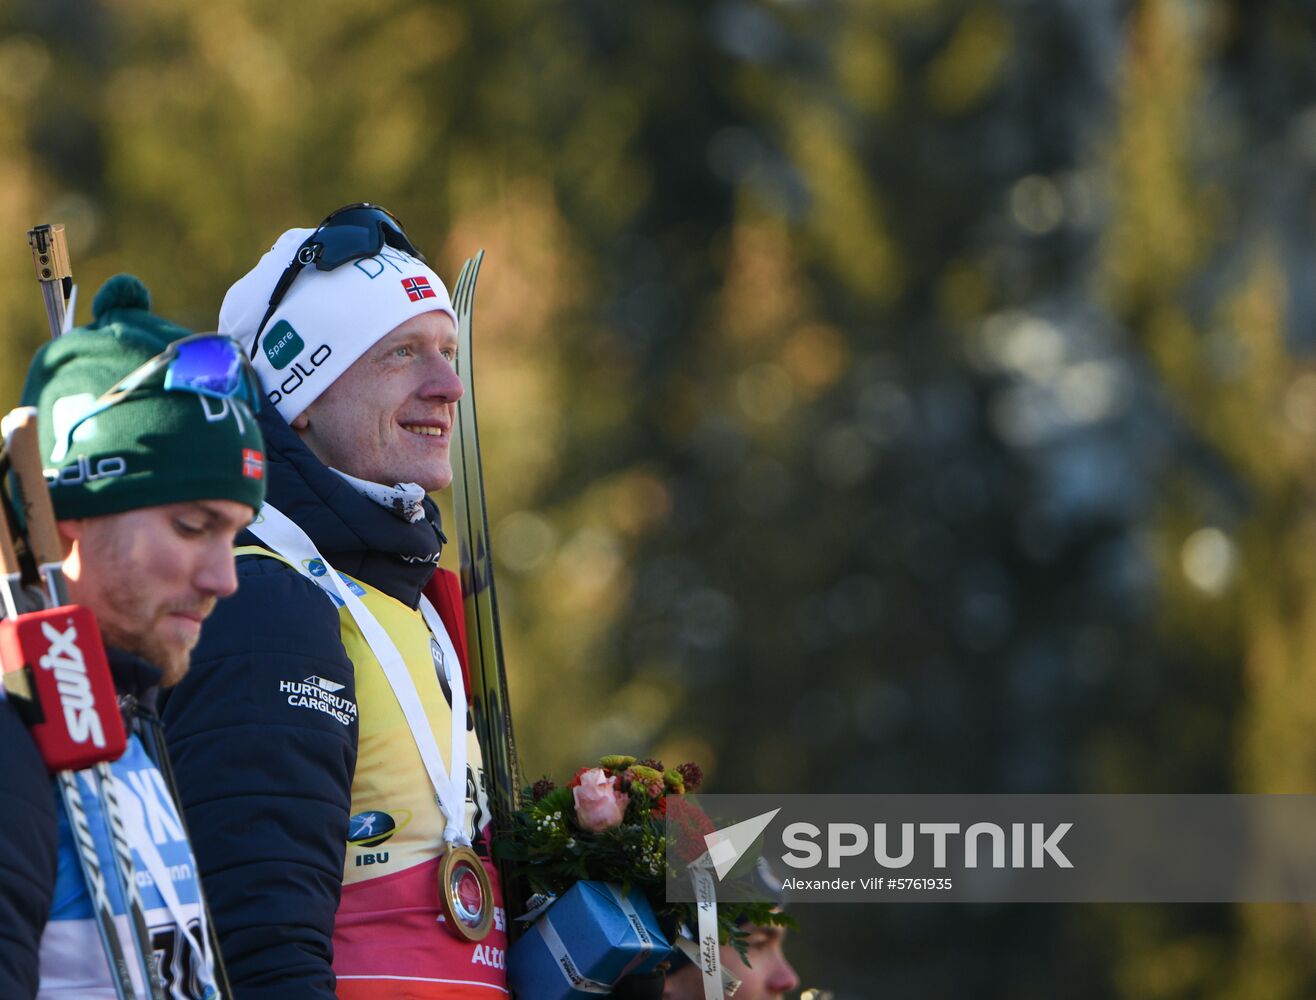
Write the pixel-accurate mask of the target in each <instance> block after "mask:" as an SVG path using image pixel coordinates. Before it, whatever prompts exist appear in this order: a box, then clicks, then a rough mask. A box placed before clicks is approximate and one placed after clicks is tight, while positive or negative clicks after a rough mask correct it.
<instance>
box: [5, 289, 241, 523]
mask: <svg viewBox="0 0 1316 1000" xmlns="http://www.w3.org/2000/svg"><path fill="white" fill-rule="evenodd" d="M191 335H192V331H190V330H187V329H185V328H184V327H181V326H178V325H177V324H174V323H171V322H169V321H168V320H166V319H163V318H161V317H159V316H156V315H155V314H154V313H152V312H151V293H150V292H149V291H148V290H147V288H146V286H145V285H143V284H142V283H141V282H140V281H139V280H138V279H137V278H135V277H133V276H132V275H130V274H118V275H115V276H114V277H113V278H111V279H110V280H109V281H107V282H106V283H105V284H104V285H103V286H102V287H101V289H100V291H99V292H97V293H96V297H95V299H94V300H93V302H92V321H91V323H89V324H87V325H86V326H82V327H78V328H76V329H73V330H70V331H69V332H68V333H66V334H64V336H62V337H60V338H59V339H58V340H55V341H53V342H51V343H49V344H47V345H46V346H45V347H43V348H42V349H41V350H40V351H38V352H37V355H36V357H35V358H34V359H33V361H32V365H31V367H30V368H29V369H28V373H27V381H26V383H25V384H24V386H23V397H22V398H23V403H24V405H27V406H35V407H36V408H37V411H38V415H39V417H38V421H39V422H38V425H39V428H40V432H41V454H42V457H43V458H44V459H45V466H46V479H47V480H48V481H49V482H50V486H51V489H50V495H51V500H52V501H53V503H54V506H55V515H56V516H57V517H59V518H61V519H65V518H78V517H96V516H99V515H104V514H118V513H122V512H123V511H128V510H135V509H137V508H139V507H154V506H158V505H161V504H168V503H179V502H183V501H190V500H234V501H237V502H238V503H243V504H246V505H247V506H249V507H251V508H252V509H253V510H254V509H258V508H259V507H260V505H261V503H262V502H263V500H264V498H265V475H264V471H265V455H264V452H265V446H264V443H263V441H262V440H261V435H260V429H259V427H257V425H256V419H255V416H254V415H253V414H252V412H251V410H250V409H249V408H248V407H247V405H246V404H245V403H243V402H241V401H239V400H237V399H214V398H208V397H204V396H199V395H196V394H195V393H191V392H181V391H167V390H165V389H164V387H163V385H164V376H163V373H161V375H160V376H159V377H158V379H152V380H148V381H147V383H146V384H145V385H144V386H143V387H141V388H140V389H137V390H134V391H133V392H132V393H130V394H129V395H128V396H127V397H125V398H124V399H123V400H121V401H119V402H117V403H115V404H114V405H113V406H111V407H109V408H108V409H106V410H104V411H102V412H100V413H98V414H96V415H95V416H94V417H92V418H91V419H89V420H87V421H85V422H83V423H82V424H80V425H79V426H78V427H77V430H76V432H75V434H74V437H73V440H72V442H69V441H68V432H69V429H70V428H71V427H73V425H74V424H75V423H76V422H77V421H78V419H79V418H80V417H82V416H83V415H84V414H85V413H87V412H88V411H89V410H91V409H92V407H93V406H94V405H95V403H96V400H97V399H98V398H99V397H100V396H101V395H102V394H103V393H105V392H106V391H108V390H109V389H111V388H113V387H114V386H115V385H117V384H118V383H119V382H121V381H123V379H124V377H125V376H127V375H128V374H129V373H131V372H132V371H134V370H135V369H137V368H139V367H140V366H141V365H143V364H145V363H146V362H148V361H150V360H151V359H152V358H154V357H155V356H156V355H157V354H159V353H160V352H162V351H164V350H166V349H167V348H168V346H169V345H170V344H171V343H172V342H173V341H175V340H178V339H180V338H182V337H187V336H191ZM152 386H154V388H152Z"/></svg>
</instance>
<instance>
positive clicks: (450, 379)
mask: <svg viewBox="0 0 1316 1000" xmlns="http://www.w3.org/2000/svg"><path fill="white" fill-rule="evenodd" d="M465 391H466V387H465V386H464V385H462V380H461V378H460V377H459V376H458V375H457V370H456V369H455V368H454V367H453V366H452V362H450V361H449V360H448V359H447V358H445V357H443V356H442V355H436V356H435V358H434V360H433V361H432V362H431V364H430V370H429V371H428V372H426V379H425V384H424V385H423V386H422V387H421V395H422V396H424V397H425V398H426V399H440V400H442V401H443V402H445V403H455V402H457V400H459V399H461V397H462V394H463V393H464V392H465Z"/></svg>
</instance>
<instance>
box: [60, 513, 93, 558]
mask: <svg viewBox="0 0 1316 1000" xmlns="http://www.w3.org/2000/svg"><path fill="white" fill-rule="evenodd" d="M55 527H56V528H57V529H58V530H59V540H60V541H61V542H63V543H64V558H65V559H67V558H68V556H69V553H70V552H72V551H73V543H74V542H77V541H80V540H81V539H82V536H83V535H84V534H85V533H86V530H87V523H86V522H85V521H84V520H82V518H73V519H71V520H68V521H56V522H55Z"/></svg>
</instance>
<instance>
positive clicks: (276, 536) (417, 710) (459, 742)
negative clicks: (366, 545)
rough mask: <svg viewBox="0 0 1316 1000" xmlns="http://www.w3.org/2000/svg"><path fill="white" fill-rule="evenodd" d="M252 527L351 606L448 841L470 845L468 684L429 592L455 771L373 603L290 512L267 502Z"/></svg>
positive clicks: (425, 613) (427, 610) (426, 610)
mask: <svg viewBox="0 0 1316 1000" xmlns="http://www.w3.org/2000/svg"><path fill="white" fill-rule="evenodd" d="M248 530H249V531H250V532H251V533H252V534H253V535H255V536H256V537H257V538H259V539H260V540H261V541H262V542H264V543H265V544H266V545H268V546H269V547H270V548H271V549H273V550H274V551H275V552H277V553H278V554H279V555H281V556H283V557H284V558H286V559H288V560H289V561H290V562H291V563H292V564H293V566H294V567H296V568H297V569H298V570H299V571H301V572H303V573H304V574H305V575H306V576H307V577H308V578H309V579H310V580H311V582H312V583H315V584H316V585H318V586H320V587H325V583H324V582H322V580H325V581H328V587H329V588H332V592H333V593H334V594H335V595H336V596H337V597H338V599H339V600H340V601H342V602H343V603H344V604H345V605H346V606H347V610H348V612H349V613H350V614H351V615H352V620H353V621H355V622H356V626H357V628H359V629H360V630H361V635H362V637H363V638H364V639H365V640H366V643H367V645H369V646H370V651H371V652H372V653H374V654H375V658H376V659H377V660H379V665H380V666H381V667H383V668H384V676H385V677H386V678H388V684H389V687H391V688H392V689H393V697H395V698H396V699H397V701H398V706H399V707H400V708H401V709H402V714H403V716H404V717H405V718H406V720H407V728H408V729H410V730H411V738H412V740H413V741H414V742H415V744H416V749H417V750H418V751H419V752H420V759H421V762H422V763H423V764H424V765H425V773H426V774H428V775H429V779H430V783H431V784H432V785H433V786H434V795H435V797H436V798H437V799H438V802H439V808H440V809H442V810H443V815H444V819H445V821H446V824H447V825H446V826H445V827H444V830H443V840H444V842H445V843H449V844H453V843H456V844H461V845H462V846H464V847H469V846H470V843H471V838H470V837H468V836H467V835H466V831H465V830H464V829H463V826H462V822H463V820H464V818H465V815H466V687H465V685H464V684H463V683H462V677H461V674H460V673H459V672H457V671H456V670H455V669H454V666H455V664H456V663H457V651H456V650H455V649H454V648H453V645H452V640H451V639H450V638H449V637H448V632H447V629H445V628H444V627H443V621H442V620H441V619H440V618H439V614H438V612H437V611H435V610H434V607H433V605H431V604H430V602H429V601H428V600H427V599H426V598H424V597H423V596H422V597H421V599H420V610H421V615H422V617H424V619H425V624H426V625H427V626H428V628H429V630H430V632H431V633H433V635H434V638H435V639H436V641H438V643H439V646H440V648H441V649H442V650H443V669H444V671H445V672H446V674H447V679H448V689H449V690H450V691H451V692H452V753H451V757H450V759H451V761H452V773H451V775H449V773H448V770H447V768H445V767H444V765H443V755H442V754H441V753H440V752H439V743H438V740H436V739H435V738H434V731H433V730H432V729H431V728H430V725H429V720H428V719H427V718H426V717H425V709H424V707H423V706H422V705H421V702H420V694H419V692H418V691H417V690H416V683H415V681H413V680H412V679H411V673H410V671H408V670H407V665H406V663H405V662H404V661H403V659H402V654H401V653H399V652H398V648H397V646H396V645H395V644H394V642H393V640H392V639H391V638H389V635H388V633H387V632H386V631H384V627H383V626H382V625H380V624H379V622H378V620H377V619H376V618H375V616H374V615H372V614H371V613H370V609H369V608H367V607H366V606H365V603H364V602H363V601H362V600H361V598H359V597H357V596H356V594H354V593H352V590H351V588H350V587H348V586H347V584H346V583H344V582H343V580H342V578H341V577H340V576H339V575H338V571H337V570H335V569H334V568H333V567H332V566H330V565H329V563H328V561H326V560H325V558H324V556H322V555H320V552H319V550H318V549H316V547H315V543H314V542H312V541H311V539H310V536H309V535H307V534H306V532H305V531H303V530H302V529H301V527H300V526H299V525H298V524H297V523H296V522H294V521H293V520H292V519H291V518H289V517H288V516H287V515H286V514H284V513H282V512H281V511H279V510H278V509H277V508H275V507H272V506H270V505H269V504H268V503H267V504H265V505H264V506H262V507H261V509H260V515H259V516H258V517H257V518H256V520H255V521H254V522H253V523H252V524H251V526H250V527H249V528H248ZM312 559H318V560H320V562H321V563H323V564H324V567H325V574H324V577H323V578H317V577H315V576H312V575H311V572H310V570H309V569H307V563H308V562H309V561H310V560H312ZM449 654H451V655H449Z"/></svg>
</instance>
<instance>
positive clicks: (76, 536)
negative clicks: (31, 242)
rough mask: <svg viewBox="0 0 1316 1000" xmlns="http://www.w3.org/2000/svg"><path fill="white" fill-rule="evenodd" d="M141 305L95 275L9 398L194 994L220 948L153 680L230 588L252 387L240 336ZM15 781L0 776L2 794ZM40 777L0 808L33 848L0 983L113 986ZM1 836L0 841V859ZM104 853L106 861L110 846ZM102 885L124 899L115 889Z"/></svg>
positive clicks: (170, 982) (59, 818)
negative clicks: (29, 447) (27, 415)
mask: <svg viewBox="0 0 1316 1000" xmlns="http://www.w3.org/2000/svg"><path fill="white" fill-rule="evenodd" d="M150 309H151V303H150V296H149V293H148V292H147V290H146V288H145V287H144V286H143V285H142V283H141V282H140V281H138V280H137V279H136V278H134V277H132V276H130V275H118V276H116V277H114V278H112V279H110V281H108V282H107V283H106V284H105V286H104V287H103V288H102V289H101V290H100V292H99V293H98V294H97V296H96V299H95V302H94V303H93V306H92V313H93V320H92V322H91V323H90V324H89V325H87V326H85V327H81V328H78V329H75V330H72V331H70V332H69V333H68V334H66V335H64V336H63V337H60V338H59V339H58V340H56V341H54V342H53V343H51V344H48V345H47V346H45V347H44V348H42V349H41V351H39V352H38V354H37V356H36V358H35V360H34V361H33V362H32V365H31V368H30V369H29V371H28V376H27V381H26V384H25V386H24V389H23V402H24V404H26V405H30V406H34V407H36V408H37V410H38V415H39V427H40V434H41V451H42V457H43V459H44V464H45V470H46V479H47V481H48V482H49V483H50V487H51V498H52V501H53V504H54V508H55V514H56V518H57V519H58V527H59V533H60V536H61V539H62V541H63V543H64V546H65V556H66V558H65V560H64V564H63V569H64V573H65V576H66V579H67V583H68V589H69V594H70V598H71V600H72V601H73V602H74V603H76V604H80V605H83V606H85V607H88V608H90V609H91V611H92V613H93V614H94V615H95V616H96V619H97V621H98V623H99V625H100V629H101V633H102V636H103V638H104V641H105V646H106V653H107V657H108V659H109V662H110V668H111V671H112V673H113V675H114V681H115V687H116V689H117V691H118V694H119V697H120V706H121V708H122V709H123V711H124V722H125V727H126V728H127V730H128V732H129V733H130V736H129V742H128V749H127V751H126V752H125V753H124V755H123V756H122V757H121V758H120V759H119V760H117V761H115V762H114V763H113V764H112V765H111V770H112V773H113V774H114V777H115V779H116V781H115V786H116V790H117V793H118V801H119V807H120V812H121V814H122V816H123V819H124V825H125V827H126V834H127V839H128V842H129V844H130V846H131V847H132V854H133V863H134V869H135V871H136V873H137V875H136V880H137V884H138V886H139V891H140V895H141V901H142V905H143V908H144V909H145V915H146V920H147V923H148V925H149V927H150V930H151V936H152V944H153V951H154V954H155V956H157V957H158V958H159V962H160V974H161V977H162V979H163V981H164V989H165V993H166V995H168V996H171V997H191V998H209V997H213V996H215V995H216V991H217V989H219V987H220V985H221V983H222V982H223V973H222V963H221V962H220V960H219V956H218V954H216V951H215V948H214V945H213V943H212V942H213V937H212V934H211V931H210V928H209V921H208V917H207V913H206V908H205V903H204V900H203V898H202V895H201V887H200V883H199V881H198V877H197V874H196V873H197V864H196V860H195V858H194V857H193V854H192V849H191V845H190V843H189V841H188V838H187V835H186V832H185V829H184V827H183V824H182V821H181V819H180V809H179V806H178V804H177V794H176V792H175V791H174V789H172V788H171V787H170V778H169V775H170V769H169V768H168V766H166V765H165V764H164V762H163V756H162V755H163V747H164V744H163V739H162V736H161V730H160V726H159V721H158V719H157V717H156V714H155V702H156V696H157V690H158V688H159V687H160V686H161V685H164V686H169V685H172V684H175V683H177V682H178V680H180V679H181V678H182V676H183V674H184V673H186V671H187V668H188V662H189V657H190V653H191V650H192V647H193V646H194V645H195V644H196V641H197V637H198V636H199V635H200V632H201V623H202V622H203V621H204V620H205V618H206V617H207V616H208V615H209V614H210V612H211V610H212V609H213V608H214V607H215V604H216V602H217V601H218V600H220V599H221V598H223V597H226V596H227V595H229V594H231V593H233V591H234V590H235V589H236V587H237V579H236V575H235V569H234V558H233V545H234V541H235V539H236V537H237V534H238V532H239V531H241V530H242V529H243V528H245V527H246V526H247V525H248V524H249V523H250V522H251V520H252V518H253V517H254V516H255V513H256V511H257V510H258V509H259V508H260V505H261V503H262V501H263V500H264V495H265V456H264V445H263V443H262V439H261V434H260V430H259V429H258V427H257V424H256V419H255V415H254V412H253V410H254V408H257V407H258V406H259V403H258V400H259V393H258V392H257V391H256V386H255V382H254V377H253V375H252V373H251V370H250V368H249V366H248V363H247V361H246V358H245V357H244V355H243V354H242V352H241V350H240V348H238V347H237V346H236V344H234V342H233V341H231V340H229V339H228V338H227V337H221V336H219V335H218V334H208V335H196V334H193V333H191V331H188V330H185V329H183V328H182V327H179V326H176V325H174V324H172V323H169V322H168V321H166V320H163V319H161V318H160V317H158V316H155V315H153V314H152V313H151V311H150ZM0 710H3V711H0V759H3V760H5V761H6V764H5V767H4V768H3V769H0V771H12V770H13V762H14V761H18V762H19V763H20V764H24V763H25V764H26V765H28V767H27V769H26V770H27V773H28V777H29V778H30V777H31V776H32V774H33V773H35V772H36V769H38V768H41V765H40V761H39V759H36V758H35V757H34V753H33V750H32V747H31V745H30V741H28V742H27V745H23V742H22V741H23V740H24V739H26V734H24V733H22V732H21V731H17V732H16V733H15V727H14V726H13V725H12V722H13V719H12V713H11V714H10V715H4V714H3V712H4V711H9V710H10V706H8V705H7V704H3V703H0ZM11 751H12V752H11ZM13 780H15V779H13V777H12V775H11V777H10V778H9V779H0V800H2V799H3V798H4V796H5V792H6V784H5V782H6V781H9V782H11V783H12V781H13ZM40 780H41V781H42V782H44V784H45V794H44V802H41V803H36V804H32V803H31V800H32V795H31V794H30V788H29V789H28V794H26V795H24V792H23V790H22V789H17V790H15V789H14V788H13V786H12V784H11V786H10V789H9V790H10V792H11V794H12V795H15V796H17V798H18V800H20V801H24V802H26V803H27V804H28V805H29V807H28V808H27V809H26V811H19V812H11V813H7V814H9V815H26V816H30V817H32V818H31V819H30V820H27V819H25V820H24V822H23V823H20V824H17V825H18V826H19V827H22V832H21V838H22V842H23V844H25V845H32V846H31V850H32V851H34V852H35V854H34V857H33V863H32V864H31V865H29V866H26V868H27V870H26V871H25V872H24V873H23V874H24V876H25V877H24V879H23V880H22V881H18V880H17V879H15V880H14V881H13V883H12V884H8V883H7V881H6V879H7V876H6V873H7V872H12V871H14V870H15V869H14V868H12V867H2V866H0V898H3V899H5V900H10V901H13V905H12V906H10V905H0V996H4V997H25V996H31V995H33V994H34V993H35V992H36V991H37V989H38V987H39V990H40V995H41V996H42V997H47V996H49V997H80V998H81V997H101V996H104V997H110V996H113V995H114V992H113V987H112V982H113V980H112V979H111V973H110V967H109V964H108V962H107V959H106V956H105V953H104V951H103V949H102V946H101V942H100V938H99V937H98V930H97V925H96V922H95V921H94V920H93V919H92V916H91V914H92V910H91V906H90V903H89V899H90V897H89V894H88V891H87V887H86V885H85V884H84V881H83V877H82V874H81V870H80V868H79V865H78V861H77V853H76V850H75V846H74V842H73V838H72V835H71V832H70V827H69V823H68V820H67V817H66V816H65V815H64V812H63V805H62V803H57V802H56V797H55V792H54V789H53V788H51V787H50V785H49V781H48V779H46V778H45V772H44V769H41V770H40ZM83 806H84V808H85V809H86V811H87V813H88V819H89V820H90V823H89V826H90V828H91V829H92V831H93V835H97V832H98V831H102V830H103V829H104V823H103V822H102V818H101V816H100V807H99V800H98V799H97V798H96V797H94V796H92V795H90V794H86V792H85V791H84V796H83ZM0 807H4V806H3V805H0ZM18 808H20V809H21V808H22V807H18ZM10 825H12V824H10ZM34 826H35V827H36V828H37V836H33V833H34V831H33V827H34ZM56 826H57V827H58V833H57V834H56ZM6 836H7V834H5V833H3V832H0V855H3V856H6V857H8V856H9V852H8V851H7V850H6V847H7V846H8V845H7V844H6V842H5V838H6ZM106 839H107V840H108V837H106ZM51 843H57V852H58V859H57V865H56V864H53V862H54V861H55V857H54V853H53V852H52V851H51V850H50V849H49V845H50V844H51ZM101 847H103V848H104V851H105V852H108V851H109V849H110V847H109V844H108V843H106V844H104V845H101V844H98V848H101ZM102 856H103V858H105V859H106V861H107V863H108V859H109V858H110V857H111V855H109V854H108V853H103V854H102ZM33 873H35V875H34V874H33ZM110 896H111V902H112V904H113V905H114V906H115V908H116V911H117V912H123V902H122V900H121V899H118V898H117V896H116V893H115V892H114V891H113V889H112V890H111V892H110ZM52 899H53V906H52ZM47 914H49V921H48V922H46V915H47ZM15 925H21V926H15ZM43 925H44V929H43ZM38 941H39V945H38ZM38 969H39V979H38ZM134 977H135V978H140V970H136V969H134ZM141 995H147V994H146V993H145V992H143V993H141Z"/></svg>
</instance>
